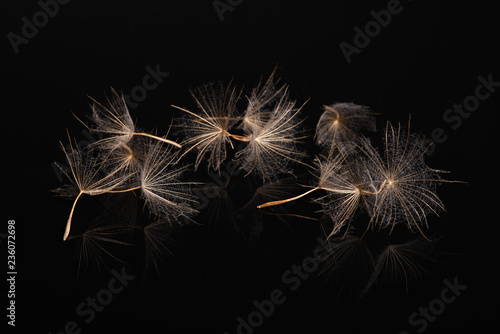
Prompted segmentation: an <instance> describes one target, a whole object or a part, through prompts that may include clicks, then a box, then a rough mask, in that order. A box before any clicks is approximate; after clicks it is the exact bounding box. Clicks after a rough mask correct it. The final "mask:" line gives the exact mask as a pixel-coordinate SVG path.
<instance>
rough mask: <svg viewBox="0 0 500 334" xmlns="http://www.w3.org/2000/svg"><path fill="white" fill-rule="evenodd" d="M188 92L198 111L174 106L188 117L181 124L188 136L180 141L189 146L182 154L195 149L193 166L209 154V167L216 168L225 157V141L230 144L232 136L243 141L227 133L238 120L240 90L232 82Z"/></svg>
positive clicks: (240, 138) (197, 164)
mask: <svg viewBox="0 0 500 334" xmlns="http://www.w3.org/2000/svg"><path fill="white" fill-rule="evenodd" d="M191 95H192V96H193V98H194V100H195V101H196V104H197V106H198V109H199V110H200V112H198V113H196V112H192V111H190V110H187V109H184V108H181V107H177V106H174V107H175V108H177V109H180V110H182V111H184V112H186V113H187V114H189V115H190V116H191V118H190V119H188V121H187V124H186V125H185V126H183V128H184V131H185V133H186V134H187V135H188V136H189V137H188V138H187V139H186V140H185V141H184V142H183V145H186V146H188V147H189V149H188V150H187V151H186V152H185V153H184V154H186V153H188V152H189V151H191V150H193V149H196V150H197V152H198V155H197V157H196V162H195V164H194V166H195V169H197V168H198V166H199V164H200V163H201V161H202V160H203V158H204V157H205V156H206V155H208V159H207V160H208V168H210V167H212V168H214V169H215V170H219V168H220V164H221V163H222V162H223V161H224V159H225V158H226V144H228V143H229V144H230V145H231V146H232V145H233V144H232V142H231V138H233V139H236V140H246V139H245V138H243V137H241V136H237V135H232V134H230V133H229V130H230V129H231V128H232V127H233V126H234V124H235V123H236V122H238V121H239V120H241V118H238V117H236V116H235V115H236V102H237V101H238V99H239V93H238V92H237V91H236V88H235V87H232V86H231V85H228V86H227V87H226V88H224V87H223V86H222V84H219V86H217V87H214V85H206V86H204V87H202V88H198V89H196V90H195V91H193V92H191ZM184 154H183V155H184Z"/></svg>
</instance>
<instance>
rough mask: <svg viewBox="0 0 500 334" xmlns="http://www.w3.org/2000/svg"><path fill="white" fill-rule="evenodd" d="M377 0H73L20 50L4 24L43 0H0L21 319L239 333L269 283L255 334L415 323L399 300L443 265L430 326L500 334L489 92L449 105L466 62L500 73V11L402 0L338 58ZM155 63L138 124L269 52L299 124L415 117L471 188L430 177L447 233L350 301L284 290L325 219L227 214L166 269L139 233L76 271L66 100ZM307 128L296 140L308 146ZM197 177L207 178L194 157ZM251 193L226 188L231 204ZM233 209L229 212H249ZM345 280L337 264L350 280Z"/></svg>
mask: <svg viewBox="0 0 500 334" xmlns="http://www.w3.org/2000/svg"><path fill="white" fill-rule="evenodd" d="M386 6H387V2H386V1H370V2H362V1H336V2H331V3H330V2H328V3H327V2H323V3H321V4H319V3H314V2H305V1H243V2H242V3H241V4H239V5H238V6H236V7H235V8H234V10H233V11H232V12H226V13H224V20H223V21H221V20H220V19H219V17H218V15H217V12H216V10H215V9H214V7H213V4H212V2H211V1H152V0H150V1H79V0H73V1H70V2H69V3H68V4H66V5H61V6H60V8H59V13H58V14H57V15H56V16H55V17H53V18H50V20H49V21H48V23H47V24H46V25H45V26H43V27H41V28H40V29H39V32H38V34H37V35H36V36H35V37H33V38H31V39H30V40H29V42H28V43H27V44H26V45H24V44H23V45H20V47H19V52H18V53H17V54H16V53H15V52H14V50H13V48H12V47H11V45H10V42H9V41H8V39H7V34H8V33H9V32H14V33H16V34H20V31H21V28H22V25H23V22H22V21H21V18H22V17H23V16H26V17H27V18H28V19H30V20H31V18H32V16H33V14H35V13H36V12H37V11H39V10H40V7H39V6H38V5H37V4H36V2H34V1H32V2H28V1H24V2H14V1H3V2H2V4H1V5H0V13H1V14H0V15H1V16H2V19H1V25H2V50H1V54H2V73H1V78H2V82H3V88H2V90H1V92H0V95H1V97H2V136H3V138H4V142H3V147H4V149H3V154H2V157H3V159H2V161H3V163H4V164H5V165H7V168H6V169H4V171H5V170H7V172H5V174H4V182H2V184H3V185H4V187H5V188H4V192H3V196H5V198H4V200H3V201H2V202H3V203H5V207H4V210H2V211H3V212H2V214H3V216H4V223H5V224H6V222H7V220H8V219H15V220H16V228H17V229H16V238H17V239H16V245H17V272H18V275H17V282H16V284H17V296H16V303H17V315H16V317H17V318H16V320H17V321H16V323H17V327H16V329H18V330H20V329H22V328H25V327H32V328H36V332H40V333H49V332H52V333H59V332H61V331H63V330H64V326H65V324H66V323H67V322H68V321H71V320H75V321H76V322H77V323H78V324H80V325H81V328H82V332H83V333H101V332H103V333H104V332H111V331H112V332H117V333H119V332H141V333H224V332H225V331H227V332H229V333H236V328H237V325H238V324H237V320H236V319H237V317H238V316H242V317H244V318H245V317H247V315H248V314H249V313H250V312H252V311H253V310H254V307H253V305H252V301H253V300H263V299H266V298H268V296H269V293H270V292H271V291H272V290H273V289H276V288H279V289H283V291H285V294H286V298H287V300H286V302H285V303H283V304H282V305H279V306H276V309H275V311H274V314H273V315H272V316H270V317H269V318H268V319H266V320H265V321H264V323H263V325H262V326H260V327H259V328H257V329H255V333H271V332H274V333H276V332H279V333H282V332H287V331H290V330H301V331H306V330H307V331H308V332H311V333H366V332H368V331H373V332H383V333H399V332H400V331H402V330H411V329H412V328H411V326H410V325H409V324H408V316H409V315H410V314H411V313H413V312H414V311H416V310H417V309H418V308H419V307H421V306H424V307H425V306H427V305H429V302H430V301H432V300H433V299H434V298H438V297H439V296H440V293H441V290H442V289H443V288H444V283H443V280H444V279H449V280H450V281H453V279H454V277H457V278H458V281H459V282H460V283H461V284H465V285H467V286H468V287H467V289H466V290H465V291H464V292H463V293H462V295H461V296H459V297H458V298H457V300H456V301H455V302H454V303H452V304H450V305H448V306H447V307H446V309H445V311H444V312H443V314H441V315H440V316H438V318H437V319H436V321H435V322H433V323H429V326H428V328H427V329H426V331H425V332H426V333H472V332H474V333H493V332H496V330H497V325H498V321H497V320H496V315H497V314H498V308H497V304H498V283H497V281H496V279H495V271H494V268H495V265H496V264H497V259H496V257H495V253H496V252H497V248H496V246H495V242H496V238H495V237H496V235H495V234H494V231H493V227H494V225H495V224H496V222H497V220H498V215H494V214H492V213H493V212H495V210H496V208H497V206H496V201H495V200H496V195H495V190H496V187H497V186H496V183H497V182H496V178H495V176H496V175H497V171H496V169H497V168H496V166H495V161H496V160H495V159H496V156H495V155H496V153H497V151H498V150H497V148H496V146H495V145H496V138H497V136H496V131H497V127H496V125H497V124H498V123H497V122H496V120H497V119H498V117H497V112H498V111H499V100H498V94H494V95H492V96H491V97H490V98H488V99H487V100H485V101H483V102H481V104H480V106H479V108H478V109H477V110H476V111H474V112H473V113H472V114H471V116H470V117H469V118H468V119H466V120H464V121H463V123H462V125H461V126H460V127H459V128H458V129H456V130H453V129H451V128H450V124H447V123H445V122H444V121H443V113H444V111H445V110H446V109H448V108H450V107H452V105H453V104H454V103H462V102H463V100H464V98H466V97H467V96H469V95H472V94H474V92H475V88H476V86H477V85H478V84H479V81H478V76H483V77H485V78H487V77H488V75H490V74H492V76H493V80H494V81H500V76H499V75H500V74H499V72H498V71H497V70H498V66H497V63H498V62H497V60H498V51H497V44H498V37H497V36H498V30H499V29H498V18H497V16H496V15H495V10H494V8H493V7H488V6H483V5H481V4H480V3H479V2H474V3H468V4H462V3H460V2H458V3H457V2H444V1H432V2H425V1H411V2H410V1H402V6H403V11H402V12H401V13H400V14H398V15H395V16H393V17H392V21H391V23H390V24H389V25H388V26H387V27H385V28H383V29H382V30H381V32H380V34H378V35H377V36H375V37H374V38H373V39H372V40H371V42H370V44H369V45H368V46H366V48H364V49H363V50H362V51H361V53H360V54H354V55H353V56H352V62H351V63H350V64H348V63H347V61H346V59H345V58H344V55H343V54H342V52H341V49H340V48H339V44H340V43H341V42H342V41H345V42H347V43H349V44H353V39H354V34H355V33H354V30H353V28H354V27H355V26H358V27H360V28H363V27H364V26H365V24H366V23H367V22H369V21H371V20H373V18H372V17H371V15H370V11H371V10H376V11H378V10H381V9H384V8H386ZM157 64H159V67H160V69H161V70H162V71H164V72H169V73H170V74H169V76H168V77H167V78H165V79H164V81H163V82H162V83H161V84H160V85H159V86H158V87H157V88H156V89H154V90H152V91H151V92H148V95H147V98H146V99H145V100H144V101H142V102H140V104H139V106H138V107H137V108H136V109H134V110H132V111H131V114H132V117H133V118H134V120H137V123H138V124H139V126H140V127H141V128H144V129H147V130H151V129H157V131H158V133H160V134H163V133H165V132H166V131H167V129H168V125H169V124H170V121H171V119H172V117H178V116H182V115H181V114H180V113H179V111H176V110H175V109H173V108H172V107H171V105H172V104H175V105H180V106H186V107H193V103H192V100H191V98H190V96H189V89H192V88H195V87H197V86H199V85H202V84H204V83H208V82H214V81H217V80H223V81H225V82H229V81H230V80H231V79H234V82H235V83H236V84H238V85H240V86H242V85H244V86H245V88H247V89H250V88H251V87H253V86H255V85H256V84H257V83H258V81H259V79H260V77H261V76H266V75H268V74H269V73H271V71H272V70H273V69H274V68H275V67H276V66H277V75H278V76H280V77H281V78H282V80H283V82H286V83H289V84H290V91H291V96H292V97H293V98H294V99H296V100H297V101H298V102H299V103H303V102H304V101H306V100H307V99H309V101H308V102H307V104H306V106H305V107H304V110H303V112H302V116H307V120H306V122H305V124H306V125H307V126H308V127H309V128H313V127H314V125H315V122H316V121H317V119H318V118H319V116H320V114H321V109H320V106H321V105H323V104H330V103H332V102H334V101H348V102H354V103H357V104H363V105H368V106H370V107H371V108H372V109H373V110H375V111H376V112H377V113H380V114H381V115H380V116H378V122H379V123H378V124H379V125H380V126H379V128H382V125H383V123H384V122H385V121H387V120H390V121H391V122H394V123H396V122H399V121H401V122H403V123H406V122H407V120H408V117H409V114H411V120H412V128H413V129H414V130H415V131H421V132H422V133H424V134H426V135H430V134H431V132H432V130H433V129H435V128H443V129H444V131H445V133H446V134H447V135H448V139H447V140H446V141H445V142H444V143H442V144H439V145H438V146H437V147H436V149H435V152H434V154H433V155H432V156H431V157H430V158H429V159H428V162H429V165H431V166H432V167H435V168H439V169H443V170H448V171H450V172H451V173H450V174H447V175H446V176H445V177H446V178H447V179H451V180H462V181H466V182H468V184H444V185H442V186H441V187H440V188H439V194H440V196H441V199H442V200H443V202H444V203H445V205H446V208H447V211H446V212H444V213H442V214H441V216H440V217H439V218H438V217H432V218H430V223H431V231H429V233H431V232H432V233H434V232H436V233H439V235H441V236H442V238H441V240H440V243H439V247H438V248H439V251H438V253H439V262H434V263H433V264H431V265H429V266H428V268H427V269H428V272H427V273H424V274H423V278H422V279H421V280H420V281H418V282H414V283H412V284H411V285H410V288H409V290H408V291H406V290H405V285H404V283H402V284H385V285H384V284H380V285H377V286H374V287H373V288H372V289H371V290H370V291H369V293H368V294H367V295H366V296H365V297H364V298H363V299H362V300H361V301H360V302H358V303H357V304H354V303H353V302H352V300H349V298H344V299H342V298H339V299H336V297H335V296H336V295H335V293H336V291H337V290H336V287H332V286H330V285H329V284H328V282H326V283H325V280H324V277H323V278H316V277H311V278H309V279H308V280H305V281H303V282H302V284H301V286H300V289H298V290H297V291H295V292H291V291H290V290H289V289H288V288H287V286H285V285H284V284H283V282H282V281H281V275H282V273H283V272H285V271H286V270H288V269H290V268H291V266H292V265H293V264H300V263H301V262H302V260H303V259H304V258H306V257H307V256H310V255H311V254H312V249H314V247H315V245H316V243H315V238H316V236H318V235H319V233H320V232H319V231H320V229H319V226H318V224H317V223H315V222H311V221H308V220H301V219H296V218H290V219H288V220H287V221H288V223H287V224H284V223H282V222H278V221H276V219H271V218H269V217H264V220H263V222H262V233H261V235H260V238H259V239H258V240H257V241H256V242H255V244H253V245H252V246H251V247H248V246H247V244H246V243H245V242H243V241H242V240H241V239H239V238H237V237H235V236H234V233H232V232H231V228H229V229H224V228H220V226H221V225H222V226H224V225H225V224H226V225H227V224H229V223H228V222H227V221H224V220H222V221H218V222H217V223H218V226H219V227H218V228H215V227H214V226H213V224H205V225H204V226H187V227H185V228H183V229H181V230H180V231H178V232H177V233H176V234H175V236H174V237H173V239H174V242H173V243H172V245H171V250H172V252H173V253H174V254H175V256H176V258H173V257H168V258H167V259H166V261H165V264H164V267H162V269H161V271H160V274H161V275H160V277H158V276H157V275H156V274H155V273H154V272H151V271H142V267H141V265H140V263H141V256H140V251H139V250H136V248H137V249H138V247H128V248H126V247H125V250H123V249H119V250H117V251H118V252H119V253H120V254H121V256H122V259H123V260H124V261H126V262H127V263H128V264H127V265H124V264H121V263H119V262H116V261H109V260H106V261H105V262H106V263H107V267H106V266H104V267H101V270H100V271H99V270H97V269H96V268H95V266H93V265H90V266H89V267H88V269H87V271H85V273H83V274H80V276H78V275H77V267H78V266H77V263H75V261H74V259H73V260H72V257H71V255H70V254H72V253H71V252H72V246H71V243H70V242H68V243H66V244H64V243H63V242H62V240H61V239H62V238H61V236H62V233H63V229H64V224H65V222H66V219H67V214H68V212H69V209H70V207H71V203H70V201H64V200H61V199H59V198H55V197H54V196H53V194H51V193H50V192H49V190H51V189H54V188H57V187H58V186H60V185H61V183H60V181H59V180H58V178H57V176H56V174H55V173H54V169H53V166H52V162H53V161H60V162H63V161H64V156H63V153H62V151H61V150H60V149H59V141H60V140H62V141H67V134H66V131H67V130H68V131H69V132H70V133H71V135H72V136H75V137H76V138H77V140H82V139H85V137H84V136H83V135H82V133H81V130H82V125H81V124H80V123H78V121H77V120H76V119H75V118H74V116H73V115H72V113H74V114H75V115H78V116H81V117H82V118H85V115H88V114H89V111H90V109H89V99H88V97H87V96H88V95H90V96H93V97H95V98H96V99H101V100H102V99H104V98H105V94H106V93H108V94H109V89H110V87H114V88H117V89H121V90H123V92H130V91H131V89H132V88H133V87H135V86H136V85H139V84H141V82H142V79H143V77H144V76H145V75H146V74H147V72H146V69H145V68H146V66H151V67H153V68H154V67H155V66H156V65H157ZM247 91H248V90H247ZM309 142H310V143H311V144H309V146H308V152H309V153H310V154H311V155H314V154H316V153H318V152H316V151H315V150H317V149H316V148H315V147H314V146H313V145H312V139H311V138H310V139H309ZM192 158H193V156H192V155H190V156H186V159H187V160H189V159H192ZM188 162H189V161H188ZM192 177H193V178H197V179H198V180H199V179H201V181H204V182H207V181H210V178H209V177H207V174H206V173H205V169H204V167H203V168H202V169H201V172H200V173H197V174H194V175H192ZM247 195H248V194H246V195H245V194H243V195H241V194H240V193H239V192H236V194H234V193H233V194H232V196H234V198H233V199H234V201H235V202H237V203H242V202H244V198H243V197H244V196H247ZM92 201H93V200H92V199H87V200H86V201H83V203H82V212H83V211H84V210H85V209H84V208H85V206H86V205H87V206H89V207H92V205H95V203H93V202H92ZM304 203H305V202H304ZM301 205H303V206H304V208H306V207H307V208H310V207H309V206H307V205H305V204H297V206H295V207H294V206H288V208H290V209H293V210H295V213H298V214H303V215H311V214H313V212H312V211H311V212H303V211H302V209H303V207H302V206H301ZM141 208H142V206H139V209H141ZM312 208H313V209H314V208H315V207H314V206H313V207H312ZM316 209H317V208H316ZM77 215H78V212H77V213H75V216H77ZM82 217H84V214H82ZM242 218H244V216H241V215H240V216H237V217H236V223H237V224H245V222H243V221H240V219H242ZM77 221H78V220H77ZM212 223H214V222H212ZM228 230H229V232H228ZM2 244H3V241H2ZM2 249H4V248H2ZM123 266H127V267H126V268H129V269H127V270H130V273H133V274H134V275H135V276H136V278H135V279H134V280H133V281H132V282H131V283H130V285H129V286H128V287H127V288H126V289H125V290H124V291H123V292H122V293H121V294H119V295H118V296H115V298H114V299H113V301H112V303H111V304H110V305H108V306H107V307H106V308H105V310H104V311H103V312H100V313H98V314H97V317H96V319H95V320H94V321H92V322H91V323H90V324H89V325H84V323H83V321H82V318H81V317H79V316H78V315H77V314H76V312H75V309H76V307H77V305H78V304H79V303H81V302H82V301H84V300H85V299H86V298H87V296H95V295H96V293H97V292H98V291H99V290H100V289H102V288H104V287H106V285H107V282H109V279H110V277H111V276H110V275H111V274H110V273H109V270H110V269H111V268H115V269H117V270H120V269H121V268H122V267H123ZM355 280H356V277H347V278H346V280H345V282H344V284H345V285H346V286H347V287H349V285H350V284H351V281H355ZM2 294H3V295H5V292H4V291H2ZM3 321H4V322H6V320H5V317H4V320H3ZM414 329H415V328H413V330H414Z"/></svg>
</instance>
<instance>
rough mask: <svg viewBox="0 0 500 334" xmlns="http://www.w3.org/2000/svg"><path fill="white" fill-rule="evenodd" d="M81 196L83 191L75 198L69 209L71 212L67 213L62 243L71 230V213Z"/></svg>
mask: <svg viewBox="0 0 500 334" xmlns="http://www.w3.org/2000/svg"><path fill="white" fill-rule="evenodd" d="M82 194H83V191H80V193H79V194H78V196H76V198H75V201H74V202H73V206H72V207H71V211H70V213H69V218H68V222H67V223H66V229H65V230H64V236H63V241H66V239H67V238H68V236H69V231H70V230H71V220H72V218H73V212H74V211H75V206H76V202H78V199H79V198H80V196H82Z"/></svg>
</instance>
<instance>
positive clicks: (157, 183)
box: [56, 90, 196, 240]
mask: <svg viewBox="0 0 500 334" xmlns="http://www.w3.org/2000/svg"><path fill="white" fill-rule="evenodd" d="M112 93H113V96H112V98H111V99H108V100H107V103H106V104H101V103H99V102H97V101H95V100H93V99H92V100H93V101H94V104H93V106H92V111H93V113H92V117H91V121H92V124H91V125H90V126H89V125H86V124H85V123H84V125H85V126H86V127H87V128H88V129H90V130H91V131H96V132H101V133H104V134H105V136H104V138H103V139H100V140H98V141H96V142H93V143H91V145H90V146H89V147H87V148H85V149H82V148H79V147H77V146H76V145H74V144H72V143H71V139H70V145H69V148H66V147H65V146H64V145H62V144H61V146H62V148H63V151H64V154H65V156H66V160H67V162H68V165H69V171H65V170H64V169H63V168H61V170H62V171H63V173H64V174H65V175H66V176H67V178H68V179H69V180H70V181H71V185H64V186H62V187H60V188H59V189H56V192H58V193H59V194H60V195H62V196H64V197H71V198H73V199H74V201H73V205H72V207H71V211H70V214H69V218H68V221H67V223H66V228H65V232H64V236H63V239H64V240H66V239H67V238H68V236H69V234H70V232H71V224H72V218H73V214H74V212H75V209H76V204H77V202H78V199H79V198H80V197H81V196H82V195H84V194H86V195H90V196H95V195H101V194H113V193H123V192H129V191H135V190H137V191H140V193H141V197H142V198H143V199H144V201H145V203H146V206H147V207H148V209H149V211H150V213H151V214H152V215H154V216H157V217H160V218H162V219H165V220H167V221H170V222H172V221H178V222H179V221H180V219H181V218H187V219H190V218H189V217H191V216H192V215H194V214H195V213H196V210H194V209H193V208H192V207H191V205H192V204H193V203H195V202H196V200H195V198H194V196H192V195H191V193H190V189H189V186H190V184H191V182H182V181H181V179H180V177H181V174H182V173H183V172H184V171H185V170H186V168H187V167H186V166H179V164H178V163H179V160H178V155H179V150H178V148H180V147H181V145H180V144H178V143H176V142H175V141H171V140H169V139H167V138H165V137H159V136H156V135H154V134H151V133H147V132H139V131H137V130H136V126H135V124H134V123H133V121H132V119H131V117H130V114H129V111H128V108H127V105H126V103H125V100H124V98H123V96H120V95H118V94H117V93H116V92H115V91H114V90H113V91H112ZM82 123H83V122H82ZM68 137H69V135H68Z"/></svg>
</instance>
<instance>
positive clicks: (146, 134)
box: [134, 132, 182, 148]
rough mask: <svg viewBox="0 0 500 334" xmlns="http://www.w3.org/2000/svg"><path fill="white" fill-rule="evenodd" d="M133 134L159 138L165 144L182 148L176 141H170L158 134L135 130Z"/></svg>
mask: <svg viewBox="0 0 500 334" xmlns="http://www.w3.org/2000/svg"><path fill="white" fill-rule="evenodd" d="M134 135H136V136H144V137H149V138H153V139H156V140H159V141H162V142H164V143H167V144H170V145H174V146H175V147H178V148H182V145H180V144H178V143H176V142H175V141H172V140H168V139H165V138H162V137H158V136H154V135H151V134H149V133H144V132H135V133H134Z"/></svg>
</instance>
